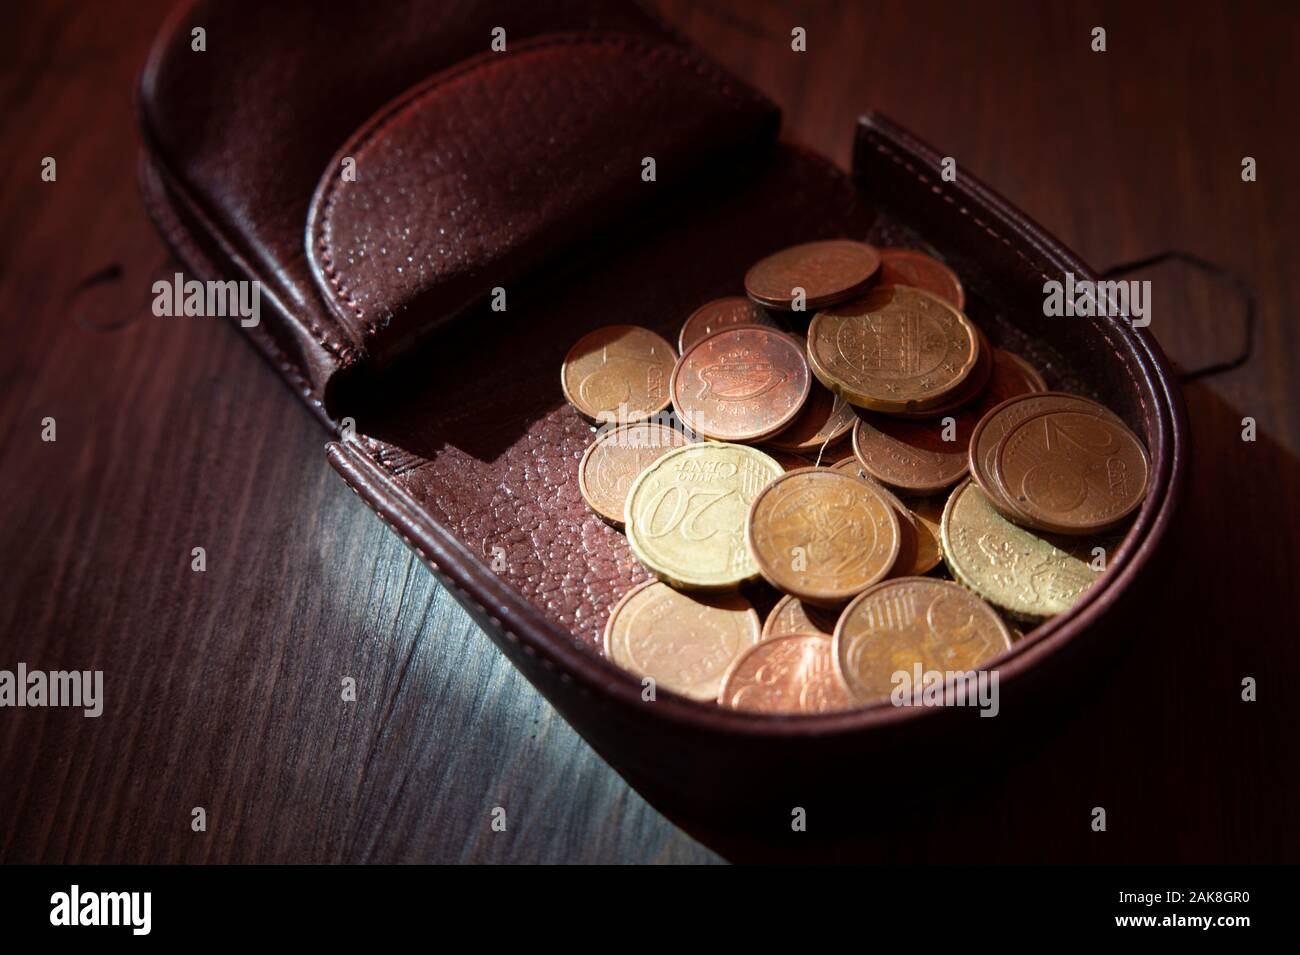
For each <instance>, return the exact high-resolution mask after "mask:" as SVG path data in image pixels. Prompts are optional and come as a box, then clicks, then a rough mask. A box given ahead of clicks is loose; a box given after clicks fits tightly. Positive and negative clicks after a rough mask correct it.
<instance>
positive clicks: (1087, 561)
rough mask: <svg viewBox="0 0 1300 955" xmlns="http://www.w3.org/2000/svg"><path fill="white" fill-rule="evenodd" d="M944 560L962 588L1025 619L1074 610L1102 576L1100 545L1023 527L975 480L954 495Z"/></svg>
mask: <svg viewBox="0 0 1300 955" xmlns="http://www.w3.org/2000/svg"><path fill="white" fill-rule="evenodd" d="M941 528H942V531H941V532H942V534H943V553H944V560H945V562H946V563H947V565H948V569H949V570H950V571H951V572H952V575H953V577H955V578H956V579H957V580H958V581H960V582H961V583H962V584H964V585H966V586H967V587H969V588H970V589H971V590H973V591H975V593H977V594H979V595H980V596H981V597H983V598H984V599H985V600H987V601H988V602H989V603H991V604H993V606H995V607H998V608H999V609H1001V610H1005V611H1006V612H1007V613H1010V614H1014V615H1015V616H1017V617H1019V618H1021V619H1033V620H1041V619H1044V618H1046V617H1051V616H1055V615H1056V614H1058V613H1064V612H1065V611H1066V610H1069V609H1070V607H1071V606H1073V605H1074V602H1075V601H1076V600H1078V599H1079V598H1080V597H1081V596H1083V592H1084V591H1085V590H1087V589H1088V588H1089V587H1090V586H1092V583H1093V581H1095V580H1096V579H1097V578H1098V577H1100V576H1101V574H1100V572H1098V571H1094V570H1093V569H1092V566H1091V562H1092V560H1093V557H1092V548H1093V547H1094V546H1095V544H1096V542H1095V541H1094V540H1091V539H1089V540H1086V541H1085V540H1082V539H1080V538H1074V539H1073V540H1062V539H1060V538H1050V537H1047V536H1044V535H1040V534H1038V533H1036V532H1034V531H1030V530H1026V529H1025V528H1023V527H1017V526H1016V525H1015V524H1012V523H1011V522H1010V521H1008V520H1007V519H1006V518H1005V517H1003V516H1002V515H1001V514H999V513H998V512H997V511H996V510H994V509H993V506H992V505H991V504H989V500H988V498H987V497H986V496H985V495H984V492H983V491H981V490H980V489H979V486H978V485H976V484H975V483H974V482H972V481H970V480H966V481H964V482H962V484H961V485H960V486H959V487H958V488H957V489H956V490H955V491H953V492H952V496H951V497H949V498H948V505H947V506H946V507H945V508H944V510H943V520H942V524H941Z"/></svg>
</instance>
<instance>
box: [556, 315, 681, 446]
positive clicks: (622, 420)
mask: <svg viewBox="0 0 1300 955" xmlns="http://www.w3.org/2000/svg"><path fill="white" fill-rule="evenodd" d="M676 358H677V355H676V352H674V351H673V346H672V345H670V344H669V343H668V342H667V341H665V340H664V339H663V338H662V337H660V336H659V335H656V334H655V333H654V332H652V331H650V329H648V328H641V327H639V326H637V325H607V326H605V327H604V328H598V329H596V330H595V331H592V332H588V333H587V334H586V335H583V336H582V337H581V338H580V339H578V341H577V343H576V344H575V345H574V346H573V347H572V348H570V349H569V353H568V354H567V355H565V356H564V364H563V365H562V366H561V368H560V387H561V389H562V390H563V391H564V397H565V398H566V399H567V400H568V402H569V404H571V405H573V407H574V408H576V409H577V411H578V413H579V414H581V415H582V416H583V417H584V418H587V419H588V420H591V421H597V422H601V423H608V424H627V423H630V422H633V421H640V420H642V419H645V418H648V417H650V416H651V415H653V414H654V413H655V412H657V411H663V410H664V409H665V408H667V407H668V403H669V400H670V395H669V392H668V382H669V379H670V378H671V377H672V373H673V364H674V362H675V361H676Z"/></svg>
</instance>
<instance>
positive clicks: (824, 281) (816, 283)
mask: <svg viewBox="0 0 1300 955" xmlns="http://www.w3.org/2000/svg"><path fill="white" fill-rule="evenodd" d="M879 268H880V254H879V253H878V252H877V251H876V250H875V248H874V247H872V246H870V245H867V244H866V243H865V242H854V241H852V240H850V239H830V240H827V241H823V242H805V243H804V244H803V245H793V246H791V247H790V248H788V249H782V250H781V251H780V252H775V253H773V254H772V255H769V256H768V257H767V258H765V259H762V260H761V261H759V262H758V263H756V264H755V265H754V266H753V267H752V268H750V270H749V271H748V272H747V273H745V293H746V294H747V295H748V296H749V297H750V298H752V299H753V300H754V301H755V302H758V303H759V304H760V305H766V306H767V307H768V308H780V309H786V310H789V309H790V308H791V307H792V306H793V305H794V303H795V295H796V292H795V289H803V291H804V307H805V308H806V309H808V310H809V311H811V310H813V309H818V308H824V307H825V306H827V305H833V304H834V303H836V302H846V301H848V300H849V299H851V298H853V297H854V296H856V295H857V294H858V293H859V292H861V291H863V290H864V289H866V287H867V286H868V285H869V284H870V283H871V280H872V279H873V278H875V276H876V271H877V270H878V269H879Z"/></svg>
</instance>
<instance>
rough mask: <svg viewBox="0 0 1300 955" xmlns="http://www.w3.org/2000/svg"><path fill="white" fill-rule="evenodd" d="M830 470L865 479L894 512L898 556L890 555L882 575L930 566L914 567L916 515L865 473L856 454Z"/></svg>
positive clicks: (917, 540)
mask: <svg viewBox="0 0 1300 955" xmlns="http://www.w3.org/2000/svg"><path fill="white" fill-rule="evenodd" d="M832 470H835V471H839V472H840V473H841V474H847V475H849V476H850V477H855V478H857V479H858V480H859V481H866V482H867V483H868V484H870V485H871V486H872V488H873V489H875V491H876V493H878V494H880V495H881V496H882V497H884V499H885V500H886V501H888V502H889V506H890V507H892V508H893V509H894V516H895V517H897V518H898V556H897V557H895V558H894V565H893V566H892V567H890V568H889V573H888V574H886V575H885V576H887V577H913V576H916V575H918V574H923V573H925V572H926V571H928V570H929V569H930V568H931V567H933V566H934V565H933V564H931V565H930V566H929V567H926V568H925V570H921V569H918V567H917V559H918V557H919V556H920V547H921V540H920V534H921V528H920V527H918V525H917V520H916V515H915V514H913V513H912V511H911V509H910V508H909V507H908V506H907V505H906V504H904V503H903V502H902V500H901V499H900V498H899V497H898V495H897V494H895V493H894V492H893V491H891V490H890V489H889V488H887V487H885V486H884V485H883V484H881V483H880V482H879V481H877V480H876V479H875V478H873V477H872V476H871V475H870V474H868V473H867V472H866V469H865V468H863V466H862V464H861V463H860V462H859V461H858V459H857V458H856V457H851V458H846V459H845V460H843V461H841V462H839V463H838V464H836V465H834V467H833V468H832Z"/></svg>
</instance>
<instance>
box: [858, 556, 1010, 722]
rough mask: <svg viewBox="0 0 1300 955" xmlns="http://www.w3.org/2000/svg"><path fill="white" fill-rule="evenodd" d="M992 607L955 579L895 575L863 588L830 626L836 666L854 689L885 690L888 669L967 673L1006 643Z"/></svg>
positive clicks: (889, 685) (873, 696) (874, 693)
mask: <svg viewBox="0 0 1300 955" xmlns="http://www.w3.org/2000/svg"><path fill="white" fill-rule="evenodd" d="M1010 647H1011V634H1010V632H1009V631H1008V630H1007V627H1006V624H1004V623H1003V622H1002V620H1001V618H1000V617H998V615H997V613H996V612H995V611H994V610H993V608H992V607H990V606H989V605H988V604H986V603H985V602H984V601H983V600H981V599H980V598H979V597H977V596H975V595H974V594H973V593H971V592H970V591H968V590H966V589H965V588H964V587H962V586H961V585H959V584H954V583H952V582H950V581H946V580H936V579H935V578H933V577H900V578H898V579H897V580H886V581H884V582H883V583H879V584H876V585H875V586H874V587H871V588H869V589H867V590H865V591H863V592H862V593H861V594H860V595H859V596H858V597H857V599H855V600H854V601H853V603H851V604H849V605H848V606H847V607H845V608H844V613H843V614H841V615H840V620H839V623H837V624H836V625H835V665H836V667H837V669H838V670H839V673H840V677H841V679H843V680H844V683H845V685H846V686H848V688H849V690H850V691H851V692H852V693H853V695H854V696H855V697H856V698H857V699H859V700H861V701H863V702H871V701H875V700H880V699H884V698H886V697H888V696H889V694H890V692H891V690H892V689H893V687H894V686H895V681H894V675H895V674H896V673H899V672H905V673H907V674H908V676H909V677H910V676H911V675H912V673H913V672H914V667H915V666H916V665H917V664H920V666H921V670H922V672H927V671H932V670H933V671H939V672H940V673H948V672H966V671H969V670H974V669H977V668H978V667H980V666H981V665H982V664H984V663H987V662H988V661H989V660H991V659H993V658H994V657H996V656H997V655H998V654H1000V653H1002V652H1004V651H1006V650H1008V649H1010Z"/></svg>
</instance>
